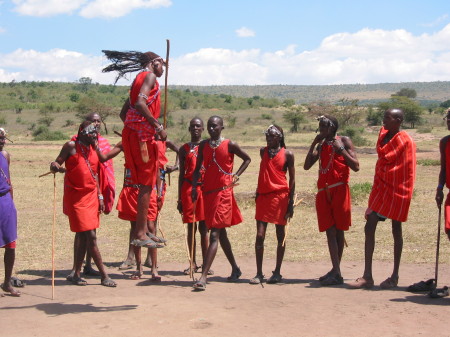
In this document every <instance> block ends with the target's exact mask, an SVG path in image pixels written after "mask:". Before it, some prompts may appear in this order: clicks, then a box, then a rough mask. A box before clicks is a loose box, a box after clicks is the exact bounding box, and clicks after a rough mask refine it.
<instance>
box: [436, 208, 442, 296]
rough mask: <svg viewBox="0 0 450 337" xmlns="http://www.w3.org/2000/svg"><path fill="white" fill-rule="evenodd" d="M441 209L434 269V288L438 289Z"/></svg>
mask: <svg viewBox="0 0 450 337" xmlns="http://www.w3.org/2000/svg"><path fill="white" fill-rule="evenodd" d="M438 209H439V212H438V213H439V219H438V233H437V244H436V266H435V268H434V287H435V288H437V282H438V268H439V245H440V242H441V205H439V207H438Z"/></svg>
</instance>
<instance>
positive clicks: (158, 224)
mask: <svg viewBox="0 0 450 337" xmlns="http://www.w3.org/2000/svg"><path fill="white" fill-rule="evenodd" d="M160 218H161V212H159V211H158V216H157V217H156V232H157V231H158V228H159V232H160V233H161V236H162V238H163V239H164V240H165V239H166V236H165V235H164V232H163V230H162V227H161V221H160ZM164 246H167V242H164Z"/></svg>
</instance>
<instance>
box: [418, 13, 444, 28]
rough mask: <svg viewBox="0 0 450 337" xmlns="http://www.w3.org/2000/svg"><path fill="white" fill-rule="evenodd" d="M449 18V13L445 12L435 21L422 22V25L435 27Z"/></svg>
mask: <svg viewBox="0 0 450 337" xmlns="http://www.w3.org/2000/svg"><path fill="white" fill-rule="evenodd" d="M447 18H448V15H447V14H444V15H441V16H440V17H438V18H437V19H436V20H434V21H433V22H428V23H422V24H421V26H422V27H435V26H437V25H439V24H440V23H441V22H443V21H446V20H447Z"/></svg>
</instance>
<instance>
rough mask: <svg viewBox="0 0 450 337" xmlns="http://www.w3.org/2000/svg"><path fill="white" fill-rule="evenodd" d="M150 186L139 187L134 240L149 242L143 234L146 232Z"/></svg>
mask: <svg viewBox="0 0 450 337" xmlns="http://www.w3.org/2000/svg"><path fill="white" fill-rule="evenodd" d="M151 191H152V189H151V186H146V185H140V186H139V194H138V201H137V215H136V231H135V236H134V238H135V239H138V240H149V237H148V236H147V235H146V234H145V233H146V232H147V215H148V207H149V204H150V193H151Z"/></svg>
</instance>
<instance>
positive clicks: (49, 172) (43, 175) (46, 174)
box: [39, 171, 53, 178]
mask: <svg viewBox="0 0 450 337" xmlns="http://www.w3.org/2000/svg"><path fill="white" fill-rule="evenodd" d="M52 173H53V172H52V171H48V172H47V173H44V174H41V175H40V176H39V178H42V177H45V176H48V175H49V174H52Z"/></svg>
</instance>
